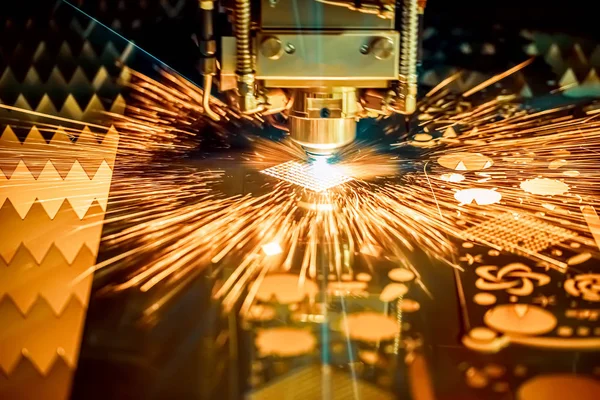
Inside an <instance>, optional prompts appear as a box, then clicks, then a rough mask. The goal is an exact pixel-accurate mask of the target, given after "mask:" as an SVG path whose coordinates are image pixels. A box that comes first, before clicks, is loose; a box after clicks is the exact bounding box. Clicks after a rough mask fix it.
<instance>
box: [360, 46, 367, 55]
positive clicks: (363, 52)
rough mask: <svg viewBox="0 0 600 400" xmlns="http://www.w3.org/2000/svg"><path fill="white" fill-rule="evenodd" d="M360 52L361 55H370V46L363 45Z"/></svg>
mask: <svg viewBox="0 0 600 400" xmlns="http://www.w3.org/2000/svg"><path fill="white" fill-rule="evenodd" d="M360 52H361V54H369V45H368V44H363V45H362V46H360Z"/></svg>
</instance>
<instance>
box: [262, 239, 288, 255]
mask: <svg viewBox="0 0 600 400" xmlns="http://www.w3.org/2000/svg"><path fill="white" fill-rule="evenodd" d="M261 247H262V250H263V251H264V253H265V254H266V255H267V256H275V255H277V254H281V253H282V252H283V250H282V249H281V246H280V245H279V243H277V242H271V243H267V244H263V245H262V246H261Z"/></svg>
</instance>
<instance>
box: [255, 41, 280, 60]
mask: <svg viewBox="0 0 600 400" xmlns="http://www.w3.org/2000/svg"><path fill="white" fill-rule="evenodd" d="M260 52H261V53H262V54H263V55H264V56H265V57H267V58H269V59H271V60H277V59H279V58H280V57H281V55H282V54H283V46H282V45H281V40H279V38H278V37H276V36H269V37H266V38H264V39H263V41H262V42H261V44H260Z"/></svg>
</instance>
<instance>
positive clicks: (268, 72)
mask: <svg viewBox="0 0 600 400" xmlns="http://www.w3.org/2000/svg"><path fill="white" fill-rule="evenodd" d="M273 36H276V37H277V38H278V39H279V40H281V42H282V43H284V44H285V45H288V44H291V45H293V46H294V47H295V49H296V51H295V52H294V53H293V54H288V53H285V54H283V55H282V56H281V57H280V58H279V59H276V60H274V59H272V58H269V57H266V56H265V55H264V54H263V53H262V52H259V53H258V54H257V57H256V71H257V73H256V78H257V79H262V80H267V81H273V80H275V81H277V82H279V83H283V84H284V85H285V86H284V87H287V82H289V84H290V85H292V86H295V85H296V84H297V82H302V81H306V80H318V81H321V82H324V83H325V85H328V86H343V85H345V86H348V84H347V83H348V82H352V83H354V82H356V81H382V82H385V83H387V82H388V81H393V80H396V79H397V77H398V68H399V61H398V60H399V58H398V54H399V46H400V35H399V34H398V32H394V31H378V32H369V31H343V32H339V31H338V32H326V33H302V34H300V33H286V32H281V31H263V32H261V33H260V34H258V35H257V40H258V42H262V41H263V40H264V39H265V38H267V37H273ZM380 38H381V39H383V40H386V41H390V42H391V43H392V44H393V48H394V49H395V51H393V55H392V56H391V57H388V58H386V59H377V57H375V56H374V55H373V54H369V53H367V54H362V53H361V47H362V46H364V45H367V46H368V45H370V44H371V43H373V41H374V40H377V39H380Z"/></svg>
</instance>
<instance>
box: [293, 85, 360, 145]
mask: <svg viewBox="0 0 600 400" xmlns="http://www.w3.org/2000/svg"><path fill="white" fill-rule="evenodd" d="M357 109H358V105H357V93H356V89H355V88H352V87H345V88H344V87H342V88H333V89H330V90H322V89H321V90H319V89H313V90H296V91H295V92H294V104H293V106H292V109H291V111H290V137H291V138H292V140H294V141H295V142H296V143H299V144H300V145H302V147H304V149H305V150H306V151H307V152H308V153H309V154H315V155H330V154H331V153H333V152H335V150H337V149H339V148H340V147H343V146H345V145H347V144H349V143H351V142H352V141H353V140H354V138H355V137H356V113H357V111H358V110H357Z"/></svg>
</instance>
